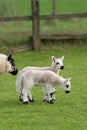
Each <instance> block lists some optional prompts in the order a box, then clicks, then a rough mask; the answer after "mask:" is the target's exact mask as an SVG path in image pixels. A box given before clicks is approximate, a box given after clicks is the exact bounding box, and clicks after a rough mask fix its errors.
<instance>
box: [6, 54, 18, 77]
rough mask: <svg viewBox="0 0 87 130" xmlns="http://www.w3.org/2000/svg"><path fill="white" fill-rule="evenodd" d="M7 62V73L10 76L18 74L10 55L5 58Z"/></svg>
mask: <svg viewBox="0 0 87 130" xmlns="http://www.w3.org/2000/svg"><path fill="white" fill-rule="evenodd" d="M7 61H8V72H9V73H11V74H12V75H16V74H17V73H18V69H17V68H16V66H15V63H14V59H13V58H12V56H11V54H10V55H9V56H8V57H7Z"/></svg>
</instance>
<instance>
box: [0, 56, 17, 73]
mask: <svg viewBox="0 0 87 130" xmlns="http://www.w3.org/2000/svg"><path fill="white" fill-rule="evenodd" d="M7 72H8V73H11V74H12V75H16V74H17V73H18V69H17V68H16V66H15V63H14V60H13V58H12V56H11V54H10V55H9V56H6V55H5V54H0V74H4V73H7Z"/></svg>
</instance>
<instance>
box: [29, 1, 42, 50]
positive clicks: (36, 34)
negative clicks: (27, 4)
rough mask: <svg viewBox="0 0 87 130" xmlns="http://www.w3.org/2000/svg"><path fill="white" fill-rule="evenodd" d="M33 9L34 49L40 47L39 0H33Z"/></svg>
mask: <svg viewBox="0 0 87 130" xmlns="http://www.w3.org/2000/svg"><path fill="white" fill-rule="evenodd" d="M31 7H32V8H31V9H32V33H33V34H32V35H33V48H34V50H39V49H40V44H41V43H40V19H39V0H31Z"/></svg>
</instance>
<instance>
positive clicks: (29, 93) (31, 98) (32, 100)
mask: <svg viewBox="0 0 87 130" xmlns="http://www.w3.org/2000/svg"><path fill="white" fill-rule="evenodd" d="M28 99H29V101H30V102H34V99H33V97H32V94H31V90H30V89H29V91H28Z"/></svg>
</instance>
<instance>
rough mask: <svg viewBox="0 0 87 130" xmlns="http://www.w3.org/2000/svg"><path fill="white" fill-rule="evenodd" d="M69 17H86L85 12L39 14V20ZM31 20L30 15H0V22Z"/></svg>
mask: <svg viewBox="0 0 87 130" xmlns="http://www.w3.org/2000/svg"><path fill="white" fill-rule="evenodd" d="M71 18H87V13H76V14H56V15H41V16H40V20H45V19H61V20H62V19H71ZM28 20H32V16H20V17H0V22H11V21H28Z"/></svg>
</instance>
